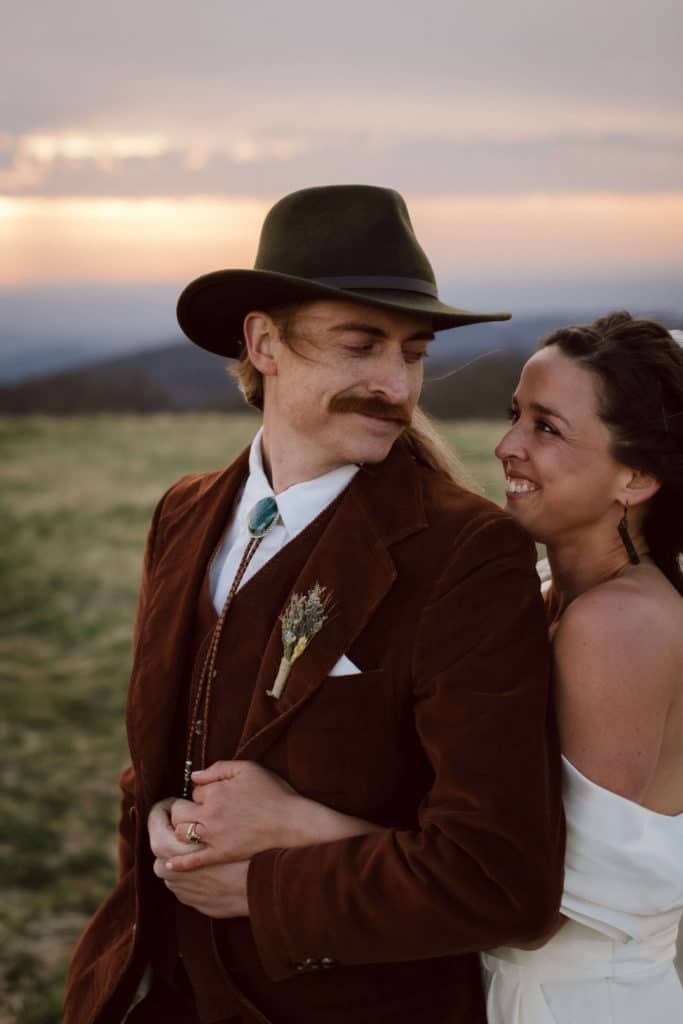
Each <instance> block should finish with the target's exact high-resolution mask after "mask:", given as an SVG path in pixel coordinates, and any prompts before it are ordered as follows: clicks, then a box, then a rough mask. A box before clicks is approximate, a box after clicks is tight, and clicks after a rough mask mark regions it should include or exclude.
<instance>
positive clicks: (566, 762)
mask: <svg viewBox="0 0 683 1024" xmlns="http://www.w3.org/2000/svg"><path fill="white" fill-rule="evenodd" d="M562 761H563V763H564V765H565V767H566V768H568V769H569V772H570V774H574V775H577V776H578V777H579V778H580V779H581V780H582V781H583V782H584V783H585V784H586V785H587V786H589V787H590V788H591V789H595V790H597V791H598V792H600V793H606V794H607V795H608V796H610V797H613V798H614V799H615V800H621V801H623V802H624V803H626V804H628V805H629V806H630V807H635V808H637V810H639V811H642V812H643V814H649V815H654V817H655V818H664V819H665V820H666V821H678V820H681V821H683V811H680V812H679V813H678V814H664V813H662V811H654V810H653V809H652V808H651V807H644V806H643V804H639V803H636V801H635V800H629V798H628V797H627V796H622V795H621V793H615V792H614V790H613V789H606V788H605V786H600V785H598V783H597V782H593V780H592V779H589V778H588V776H587V775H584V774H583V772H581V771H579V769H578V768H577V767H576V765H575V764H572V762H571V761H570V760H569V758H568V757H565V756H564V754H562Z"/></svg>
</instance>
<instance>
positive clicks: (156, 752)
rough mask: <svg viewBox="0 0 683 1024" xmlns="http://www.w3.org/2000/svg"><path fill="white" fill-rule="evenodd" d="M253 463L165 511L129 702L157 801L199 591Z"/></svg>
mask: <svg viewBox="0 0 683 1024" xmlns="http://www.w3.org/2000/svg"><path fill="white" fill-rule="evenodd" d="M248 461H249V450H248V449H247V450H246V451H244V452H242V453H241V455H239V456H238V457H237V459H236V460H235V461H234V462H233V463H232V464H231V465H230V466H229V467H228V469H226V470H224V471H222V472H221V473H219V474H215V475H211V476H210V477H208V478H206V479H205V480H203V481H202V482H201V484H200V485H199V487H198V488H197V489H196V490H193V491H192V492H191V494H190V496H189V497H188V499H187V500H186V501H183V500H182V498H180V499H179V498H178V496H177V495H176V496H175V500H174V502H173V504H171V503H170V502H169V504H171V507H170V509H169V511H168V512H166V511H165V509H164V508H163V507H162V510H161V516H160V519H159V525H158V528H157V530H158V538H157V543H158V546H159V551H160V554H159V560H158V562H157V563H156V565H155V566H154V569H153V573H152V580H151V585H150V593H149V598H148V602H147V608H146V611H145V617H144V622H143V627H142V629H143V632H142V635H141V637H140V642H139V649H138V653H137V657H136V661H135V665H134V668H133V675H132V678H131V689H130V696H129V700H128V735H129V737H130V744H131V751H132V753H133V758H134V761H135V762H136V769H137V770H138V774H139V776H140V782H141V783H142V787H143V791H144V793H145V796H146V798H147V800H148V801H150V802H151V801H153V800H155V799H157V798H158V796H159V786H160V784H161V781H162V776H163V774H164V773H165V769H166V765H167V760H168V750H169V743H170V740H171V730H172V727H173V720H174V715H175V711H176V703H177V700H178V696H179V693H181V692H182V684H183V682H184V681H185V679H186V676H187V673H188V672H190V671H191V666H190V665H189V663H188V657H187V655H188V652H189V650H190V648H191V641H192V630H193V626H194V620H195V614H196V607H197V601H198V598H199V591H200V588H201V585H202V581H203V578H204V574H205V572H206V568H207V564H208V562H209V559H210V558H211V555H212V554H213V551H214V549H215V547H216V545H217V543H218V541H219V540H220V538H221V536H222V534H223V531H224V530H225V527H226V525H227V523H228V521H229V518H230V514H231V512H232V509H233V506H234V503H235V499H236V497H237V493H238V491H239V488H240V486H241V484H242V482H243V480H244V478H245V476H246V474H247V469H248ZM167 500H168V499H167ZM138 752H139V753H138ZM166 795H168V794H166Z"/></svg>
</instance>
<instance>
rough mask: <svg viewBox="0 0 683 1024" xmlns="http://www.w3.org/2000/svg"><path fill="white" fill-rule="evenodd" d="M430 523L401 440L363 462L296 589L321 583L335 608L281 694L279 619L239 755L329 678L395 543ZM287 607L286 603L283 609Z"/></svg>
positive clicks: (256, 754) (376, 593) (373, 602)
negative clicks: (382, 455)
mask: <svg viewBox="0 0 683 1024" xmlns="http://www.w3.org/2000/svg"><path fill="white" fill-rule="evenodd" d="M425 525H426V522H425V518H424V510H423V507H422V501H421V495H420V489H419V481H418V477H417V471H416V467H415V464H414V462H413V460H412V459H411V457H410V456H409V455H408V454H407V453H406V452H405V451H404V450H403V447H402V446H398V445H396V446H395V450H394V451H393V452H392V453H391V455H390V456H389V457H388V459H387V460H385V462H384V463H382V464H381V465H380V466H376V467H364V468H363V469H361V471H360V472H359V473H357V474H356V476H355V477H354V479H353V481H352V482H351V484H350V485H349V487H348V489H347V490H346V492H345V493H344V495H343V497H342V499H341V502H340V505H339V507H338V509H337V510H336V512H335V514H334V516H333V517H332V519H331V520H330V522H329V524H328V526H327V528H326V530H325V532H324V534H323V536H322V537H321V539H320V541H319V542H318V544H317V546H316V548H315V550H314V551H313V552H312V553H311V555H310V557H309V558H308V559H307V561H306V564H305V565H304V567H303V569H302V571H301V573H300V574H299V577H298V578H297V580H296V582H295V584H294V586H293V588H292V593H297V594H307V593H308V592H309V591H310V590H311V588H312V587H313V586H314V585H315V584H316V583H320V584H321V585H322V586H323V587H325V588H326V589H327V591H328V595H329V597H330V607H329V611H328V616H327V619H326V621H325V622H324V624H323V626H322V629H321V630H320V632H319V633H318V634H317V635H316V636H315V637H314V638H313V639H312V641H311V643H310V645H309V647H308V648H307V649H306V650H305V651H304V653H303V654H302V655H301V656H300V657H299V658H298V659H297V660H296V661H295V662H294V664H293V666H292V669H291V672H290V674H289V677H288V679H287V683H286V686H285V689H284V691H283V693H282V696H281V697H280V698H279V699H277V700H276V699H274V698H273V697H270V696H268V695H267V693H266V690H269V689H270V688H271V686H272V684H273V682H274V680H275V677H276V675H277V671H278V667H279V664H280V659H281V657H282V636H281V622H280V621H279V620H278V621H277V622H276V624H275V627H274V629H273V632H272V633H271V635H270V639H269V642H268V645H267V647H266V650H265V653H264V656H263V659H262V661H261V667H260V669H259V672H258V675H257V678H256V684H255V687H254V693H253V697H252V701H251V706H250V709H249V713H248V715H247V719H246V722H245V726H244V729H243V732H242V736H241V739H240V743H239V745H238V749H237V751H236V754H235V756H236V757H237V758H243V759H244V758H249V759H252V760H258V759H259V758H261V757H262V755H263V753H264V752H265V750H267V749H268V747H269V746H270V745H271V744H272V743H273V742H274V741H275V740H276V739H277V737H278V736H279V735H280V734H281V732H282V731H283V729H284V728H286V727H287V726H288V725H289V723H290V722H291V721H292V719H294V718H295V716H296V713H297V711H298V710H299V709H300V708H301V707H302V706H303V705H304V704H305V703H306V701H307V700H308V699H309V698H310V697H311V695H312V694H313V693H315V692H316V690H317V689H318V688H319V687H320V686H321V685H323V684H324V681H325V678H326V676H327V675H328V674H329V672H330V669H332V667H333V666H334V665H335V664H336V662H337V661H338V660H339V658H340V657H341V656H342V655H343V654H345V653H346V652H347V651H348V649H349V648H350V646H351V645H352V643H353V641H354V640H355V638H356V637H357V636H358V635H359V634H360V633H361V632H362V630H363V629H364V628H365V626H366V624H367V623H368V621H369V620H370V618H371V616H372V614H373V613H374V611H375V609H376V608H377V606H378V605H379V603H380V602H381V601H382V599H383V597H384V596H385V594H386V593H387V592H388V590H389V589H390V587H391V585H392V583H393V582H394V580H395V578H396V568H395V565H394V561H393V559H392V557H391V554H390V551H389V548H390V546H391V544H392V543H395V542H396V541H397V540H399V539H401V538H403V537H405V536H407V535H409V534H411V533H414V532H415V531H417V530H419V529H421V528H423V527H424V526H425ZM283 611H284V609H283Z"/></svg>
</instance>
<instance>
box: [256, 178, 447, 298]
mask: <svg viewBox="0 0 683 1024" xmlns="http://www.w3.org/2000/svg"><path fill="white" fill-rule="evenodd" d="M254 269H255V270H264V271H270V272H275V273H279V274H290V275H293V276H295V277H301V278H309V279H316V278H325V277H347V276H358V275H367V276H369V277H370V276H385V277H406V278H413V279H417V280H422V281H425V282H429V283H431V284H434V283H435V278H434V271H433V270H432V267H431V264H430V262H429V260H428V259H427V257H426V255H425V253H424V251H423V249H422V247H421V246H420V243H419V242H418V240H417V238H416V237H415V232H414V231H413V226H412V224H411V222H410V217H409V215H408V210H407V208H406V204H405V202H404V201H403V198H402V197H401V196H400V195H399V193H398V192H395V191H394V190H393V189H387V188H378V187H375V186H372V185H328V186H323V187H320V188H308V189H301V190H300V191H298V192H293V193H291V194H290V195H287V196H284V198H283V199H280V201H279V202H277V203H276V204H275V206H273V208H272V209H271V210H270V212H269V213H268V215H267V216H266V219H265V221H264V223H263V228H262V230H261V237H260V240H259V246H258V252H257V255H256V261H255V263H254Z"/></svg>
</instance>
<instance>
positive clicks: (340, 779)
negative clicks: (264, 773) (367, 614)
mask: <svg viewBox="0 0 683 1024" xmlns="http://www.w3.org/2000/svg"><path fill="white" fill-rule="evenodd" d="M394 722H395V697H394V690H393V686H392V685H391V681H390V680H389V678H388V676H387V673H386V672H385V671H383V670H382V669H376V670H372V671H369V672H358V673H354V674H353V675H346V676H328V677H327V679H326V680H325V681H324V683H323V684H322V686H321V687H320V688H319V689H318V690H317V692H316V693H315V694H314V695H313V696H312V697H311V698H310V700H309V701H308V702H307V703H306V706H305V707H303V708H302V709H301V710H300V712H299V713H298V714H297V715H296V718H295V719H294V721H292V724H291V726H290V728H289V730H288V732H287V735H286V740H285V742H286V748H287V749H286V753H287V773H288V778H289V781H290V783H291V785H292V786H294V788H295V789H297V790H298V791H299V792H301V793H304V794H305V795H306V796H310V797H311V798H312V799H316V800H319V801H321V802H323V803H328V804H330V805H331V806H334V807H337V808H338V809H339V810H344V811H345V812H346V813H351V814H357V815H362V814H368V813H369V812H370V810H371V809H372V807H373V806H376V805H377V803H378V801H379V802H381V801H382V800H383V799H384V798H385V797H386V793H387V791H388V789H390V787H391V785H392V780H393V779H394V778H395V769H396V759H397V748H398V737H397V735H396V730H395V724H394Z"/></svg>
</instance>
